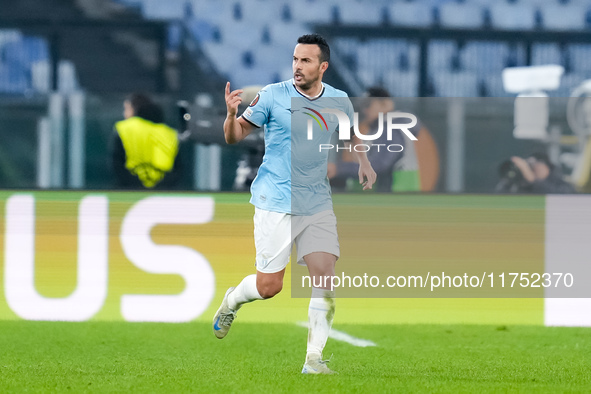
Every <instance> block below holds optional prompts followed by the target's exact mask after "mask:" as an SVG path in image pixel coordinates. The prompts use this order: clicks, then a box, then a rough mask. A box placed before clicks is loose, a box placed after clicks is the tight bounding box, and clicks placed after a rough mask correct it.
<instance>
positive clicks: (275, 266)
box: [254, 208, 340, 274]
mask: <svg viewBox="0 0 591 394" xmlns="http://www.w3.org/2000/svg"><path fill="white" fill-rule="evenodd" d="M294 242H295V247H296V250H297V262H298V264H300V265H306V263H305V262H304V256H306V255H308V254H310V253H314V252H326V253H330V254H333V255H335V256H336V257H337V259H338V258H339V255H340V248H339V238H338V235H337V218H336V216H335V215H334V212H333V211H332V210H326V211H322V212H318V213H317V214H314V215H311V216H295V215H290V214H287V213H279V212H271V211H266V210H264V209H259V208H255V211H254V245H255V248H256V263H255V266H256V269H257V271H260V272H263V273H267V274H272V273H275V272H279V271H281V270H282V269H284V268H285V267H286V266H287V264H288V263H289V256H290V254H291V249H292V246H293V244H294Z"/></svg>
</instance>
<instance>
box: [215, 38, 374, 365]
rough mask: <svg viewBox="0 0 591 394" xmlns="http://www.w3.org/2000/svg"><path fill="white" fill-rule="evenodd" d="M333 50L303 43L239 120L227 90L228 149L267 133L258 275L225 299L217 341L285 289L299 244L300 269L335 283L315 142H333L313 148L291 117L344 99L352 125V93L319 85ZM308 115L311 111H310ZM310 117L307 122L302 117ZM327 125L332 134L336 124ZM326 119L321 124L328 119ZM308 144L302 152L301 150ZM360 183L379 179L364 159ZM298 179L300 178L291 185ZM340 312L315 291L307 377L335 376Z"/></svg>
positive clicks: (329, 297)
mask: <svg viewBox="0 0 591 394" xmlns="http://www.w3.org/2000/svg"><path fill="white" fill-rule="evenodd" d="M329 60H330V48H329V46H328V44H327V43H326V40H325V39H324V38H323V37H321V36H320V35H318V34H309V35H303V36H301V37H299V38H298V40H297V45H296V46H295V49H294V53H293V64H292V68H293V79H290V80H288V81H284V82H280V83H276V84H271V85H268V86H266V87H265V88H263V89H262V90H261V91H260V92H259V94H258V95H257V96H256V97H255V99H254V100H253V101H252V102H251V104H250V106H249V107H248V108H247V109H246V110H245V111H244V113H243V114H242V116H240V117H237V116H236V115H237V108H238V105H239V104H240V103H241V101H242V99H241V98H240V93H242V91H241V90H235V91H232V92H231V91H230V83H229V82H228V83H227V84H226V91H225V95H226V106H227V117H226V120H225V121H224V135H225V138H226V142H227V143H229V144H234V143H236V142H239V141H241V140H242V139H244V138H245V137H246V136H247V135H248V134H249V133H250V132H251V131H252V130H254V129H255V128H260V127H263V126H265V131H264V133H265V156H264V158H263V163H262V165H261V166H260V168H259V171H258V174H257V176H256V178H255V180H254V181H253V183H252V186H251V193H252V197H251V199H250V202H251V203H252V204H253V205H254V206H255V215H254V238H255V248H256V270H257V272H256V274H253V275H249V276H247V277H245V278H244V279H243V280H242V282H240V284H239V285H238V286H236V287H235V288H234V287H231V288H229V289H228V291H227V292H226V294H225V296H224V299H223V301H222V305H221V306H220V308H219V309H218V311H217V313H216V314H215V316H214V319H213V329H214V333H215V335H216V337H218V338H220V339H221V338H224V337H225V336H226V334H227V333H228V331H229V329H230V326H231V325H232V322H233V321H234V319H235V317H236V313H237V312H238V310H239V309H240V308H241V307H242V305H244V304H246V303H249V302H252V301H255V300H262V299H267V298H271V297H273V296H275V295H276V294H278V293H279V292H280V291H281V289H282V287H283V276H284V274H285V268H286V266H287V264H288V262H289V256H290V253H291V249H292V244H293V243H294V242H295V246H296V250H297V263H298V264H302V265H303V264H305V265H306V266H307V267H308V271H309V273H310V277H311V278H312V279H313V283H320V281H316V280H314V278H320V277H327V276H328V277H332V276H334V270H335V263H336V261H337V258H338V257H339V243H338V237H337V229H336V217H335V215H334V213H333V208H332V200H331V196H330V185H329V183H328V178H327V161H328V153H327V151H324V152H322V151H320V150H319V149H318V146H319V145H318V143H329V142H330V134H331V133H329V132H324V133H316V134H315V137H314V140H313V141H312V143H315V144H316V149H308V148H310V145H309V144H310V141H308V140H307V139H306V136H307V133H306V130H305V129H304V130H297V131H296V130H292V118H293V117H295V116H296V115H297V116H300V118H302V117H303V115H302V113H303V112H304V111H300V110H301V108H292V98H294V97H295V98H298V99H297V100H303V102H304V105H306V107H304V108H306V111H308V110H310V111H312V112H314V111H318V113H319V111H321V110H322V109H323V108H325V105H319V104H318V103H320V101H321V99H324V98H339V99H338V100H333V99H330V100H332V101H331V103H333V104H334V105H336V106H337V107H339V108H335V109H338V110H340V111H342V112H344V113H346V114H347V115H348V117H349V119H350V122H351V123H350V124H353V108H352V105H351V102H350V101H349V99H348V98H347V97H348V96H347V94H346V93H345V92H343V91H340V90H337V89H335V88H333V87H332V86H329V85H328V84H325V83H323V82H322V77H323V75H324V72H325V71H326V69H327V68H328V62H329ZM310 113H311V112H310ZM304 118H305V117H304ZM327 118H329V121H328V125H329V126H327V129H329V130H330V131H334V130H335V129H336V128H337V125H338V124H337V123H335V121H334V119H333V120H332V121H331V120H330V117H328V116H327ZM323 119H324V118H323ZM305 144H308V145H307V146H306V147H305V149H300V148H301V147H302V146H303V145H305ZM357 160H358V162H359V182H360V183H361V184H363V189H364V190H366V189H371V187H372V185H373V184H374V182H375V181H376V173H375V171H374V170H373V168H372V167H371V164H370V162H369V160H368V159H367V156H366V155H365V153H357ZM292 174H296V175H295V176H296V179H292ZM334 311H335V303H334V290H333V289H331V284H330V283H324V285H321V286H319V287H313V288H312V297H311V300H310V307H309V310H308V318H309V333H308V344H307V353H306V360H305V363H304V367H303V369H302V373H310V374H330V373H332V371H331V370H330V369H329V368H328V367H327V366H326V361H323V360H322V350H323V349H324V346H325V345H326V341H327V339H328V334H329V331H330V328H331V325H332V319H333V316H334Z"/></svg>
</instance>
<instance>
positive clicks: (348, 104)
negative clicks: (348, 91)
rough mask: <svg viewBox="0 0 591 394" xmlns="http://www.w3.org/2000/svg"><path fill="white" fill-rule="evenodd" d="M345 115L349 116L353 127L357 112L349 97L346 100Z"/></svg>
mask: <svg viewBox="0 0 591 394" xmlns="http://www.w3.org/2000/svg"><path fill="white" fill-rule="evenodd" d="M345 101H346V103H345V113H346V114H347V116H348V117H349V122H351V123H350V125H351V126H353V121H354V118H355V110H354V109H353V104H352V103H351V100H350V99H349V98H348V97H347V99H346V100H345Z"/></svg>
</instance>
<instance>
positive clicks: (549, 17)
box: [540, 4, 586, 30]
mask: <svg viewBox="0 0 591 394" xmlns="http://www.w3.org/2000/svg"><path fill="white" fill-rule="evenodd" d="M540 11H541V12H542V19H543V26H544V28H545V29H546V30H583V29H584V28H585V19H586V15H585V11H586V9H585V7H583V6H579V5H576V4H569V5H544V6H543V7H540Z"/></svg>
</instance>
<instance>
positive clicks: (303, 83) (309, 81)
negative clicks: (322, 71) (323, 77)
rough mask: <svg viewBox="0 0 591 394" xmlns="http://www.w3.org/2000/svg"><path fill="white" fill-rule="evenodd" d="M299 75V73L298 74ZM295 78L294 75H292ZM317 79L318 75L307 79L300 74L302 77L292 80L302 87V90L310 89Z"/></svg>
mask: <svg viewBox="0 0 591 394" xmlns="http://www.w3.org/2000/svg"><path fill="white" fill-rule="evenodd" d="M300 75H301V74H300ZM294 78H295V75H294ZM317 81H318V77H316V78H313V79H308V78H306V77H304V76H303V75H302V79H301V80H300V81H299V82H298V81H297V80H294V83H295V85H296V86H297V87H298V88H300V89H302V90H308V89H310V88H311V87H312V86H313V85H314V84H315V83H316V82H317Z"/></svg>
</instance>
